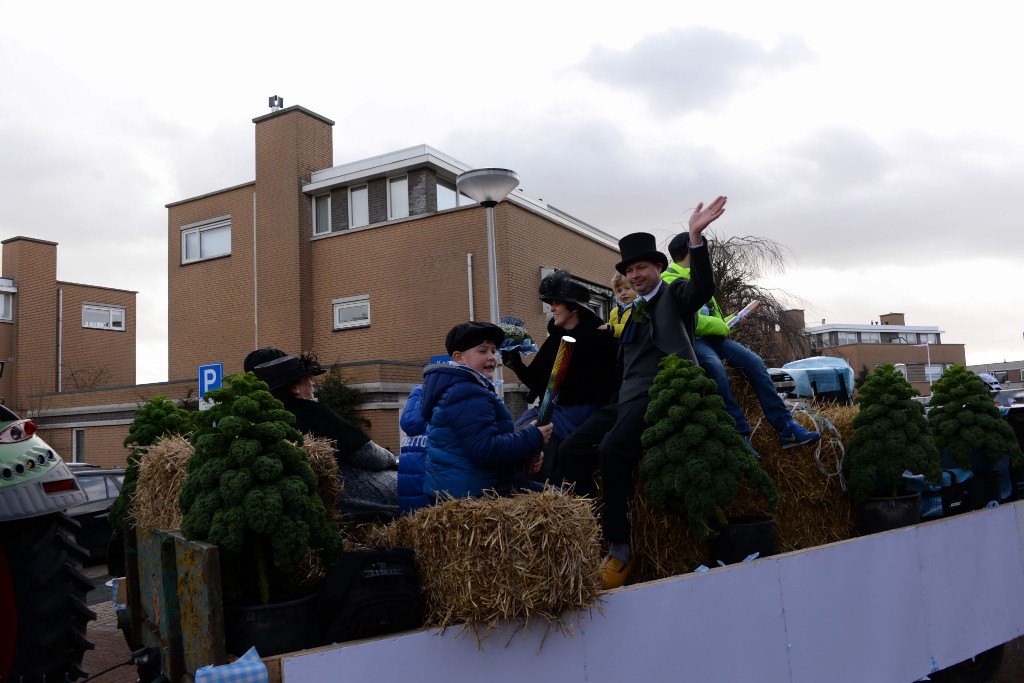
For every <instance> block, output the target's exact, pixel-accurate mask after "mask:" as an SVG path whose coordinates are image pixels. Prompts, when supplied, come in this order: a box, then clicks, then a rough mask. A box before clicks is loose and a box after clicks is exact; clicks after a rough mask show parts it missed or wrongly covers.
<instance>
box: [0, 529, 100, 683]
mask: <svg viewBox="0 0 1024 683" xmlns="http://www.w3.org/2000/svg"><path fill="white" fill-rule="evenodd" d="M76 526H77V523H76V522H75V521H74V520H72V519H71V518H70V517H68V516H67V515H66V514H64V513H63V512H60V513H56V514H50V515H45V516H42V517H34V518H31V519H24V520H18V521H14V522H5V523H3V524H0V681H5V682H6V681H13V682H14V683H21V682H23V683H34V682H35V681H64V680H77V679H78V678H82V677H84V676H85V675H86V674H85V672H84V671H83V670H82V668H81V667H82V655H83V654H85V651H86V650H91V649H92V647H93V645H92V643H90V642H89V641H88V640H87V639H86V627H87V626H88V624H89V622H90V621H92V620H93V619H95V618H96V614H95V613H94V612H93V611H92V610H90V609H89V608H88V607H86V603H85V598H86V594H87V593H88V592H89V591H90V590H91V589H92V582H91V581H90V580H89V579H88V578H87V577H86V576H85V575H84V574H83V573H82V559H83V558H84V557H85V550H84V549H82V548H81V547H79V546H78V545H77V544H76V543H75V540H74V539H75V527H76Z"/></svg>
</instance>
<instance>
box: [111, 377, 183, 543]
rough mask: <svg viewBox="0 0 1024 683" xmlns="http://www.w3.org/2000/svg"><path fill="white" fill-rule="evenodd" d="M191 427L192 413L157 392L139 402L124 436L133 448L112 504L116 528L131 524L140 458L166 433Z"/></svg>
mask: <svg viewBox="0 0 1024 683" xmlns="http://www.w3.org/2000/svg"><path fill="white" fill-rule="evenodd" d="M191 431H192V421H191V416H190V415H189V413H188V412H187V411H185V410H182V409H181V408H179V407H178V406H176V405H175V404H174V403H173V402H171V401H169V400H167V398H165V397H163V396H155V397H153V398H151V399H150V400H149V401H147V402H146V403H144V404H142V405H141V406H139V409H138V410H136V411H135V419H134V420H132V424H131V426H130V427H128V436H126V437H125V439H124V447H125V448H128V449H130V450H129V453H128V467H127V468H126V469H125V472H124V482H123V483H122V484H121V492H120V493H119V494H118V496H117V498H116V499H115V500H114V503H113V504H112V505H111V506H110V517H109V519H110V525H111V526H112V527H113V528H115V529H119V530H122V531H123V530H124V529H125V527H126V526H127V525H128V517H129V510H130V508H131V502H132V496H134V495H135V489H136V487H137V486H138V481H139V460H141V459H142V458H143V457H144V456H145V455H146V453H147V452H148V447H149V446H152V445H153V444H155V443H156V442H157V441H158V440H159V439H162V438H163V437H165V436H171V435H174V434H180V435H181V436H188V434H189V432H191Z"/></svg>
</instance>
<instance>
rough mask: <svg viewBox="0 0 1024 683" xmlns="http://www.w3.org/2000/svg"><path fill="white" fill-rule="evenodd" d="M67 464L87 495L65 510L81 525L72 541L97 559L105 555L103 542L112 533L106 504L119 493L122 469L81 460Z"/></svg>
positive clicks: (108, 539)
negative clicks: (83, 500) (86, 462)
mask: <svg viewBox="0 0 1024 683" xmlns="http://www.w3.org/2000/svg"><path fill="white" fill-rule="evenodd" d="M69 466H70V467H71V471H72V472H74V474H75V479H77V480H78V485H79V486H81V487H82V490H83V491H85V495H86V497H87V498H88V499H87V500H86V501H85V502H84V503H82V504H81V505H76V506H75V507H73V508H71V509H70V510H68V514H69V515H70V516H71V517H72V519H74V520H76V521H77V522H78V523H79V524H81V528H80V529H79V530H78V532H77V534H76V537H77V538H76V540H77V541H78V545H80V546H82V547H83V548H85V550H86V551H87V552H88V553H89V559H90V560H93V561H96V562H99V561H101V560H103V559H104V558H106V556H107V543H108V542H109V541H110V535H111V534H112V533H113V532H114V530H113V529H112V528H111V526H110V522H109V521H108V516H109V515H110V506H111V505H113V504H114V499H115V498H117V496H118V494H119V493H120V492H121V484H122V483H123V482H124V470H123V469H122V468H120V467H100V466H98V465H89V464H85V463H72V464H70V465H69Z"/></svg>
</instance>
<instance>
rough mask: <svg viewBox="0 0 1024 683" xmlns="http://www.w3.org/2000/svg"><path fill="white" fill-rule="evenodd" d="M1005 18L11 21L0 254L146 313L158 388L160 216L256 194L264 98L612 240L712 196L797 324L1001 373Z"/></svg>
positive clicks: (963, 7) (1008, 246) (817, 7)
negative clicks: (450, 162) (546, 205)
mask: <svg viewBox="0 0 1024 683" xmlns="http://www.w3.org/2000/svg"><path fill="white" fill-rule="evenodd" d="M286 7H289V8H291V9H290V10H285V9H284V8H286ZM289 11H290V12H291V14H290V15H289V14H288V13H287V12H289ZM1022 18H1024V9H1020V8H1019V7H1018V4H1016V3H1012V2H999V3H986V2H979V3H974V4H970V5H968V4H963V3H956V4H954V3H942V2H939V3H936V2H896V3H894V2H884V3H883V2H860V3H855V4H835V3H823V2H806V3H805V2H787V1H785V0H781V1H777V2H763V0H762V1H759V2H724V3H723V2H717V3H713V2H706V1H705V2H699V3H698V2H688V1H679V0H677V1H676V2H666V1H664V0H659V1H658V2H645V1H642V0H641V1H637V0H634V1H633V2H629V3H603V2H551V1H550V0H549V1H547V2H533V1H530V0H521V1H520V2H516V3H510V4H501V3H480V2H443V1H440V2H434V3H423V2H405V1H403V0H392V2H388V3H339V2H318V1H315V0H314V1H310V2H304V3H296V4H292V5H286V4H285V5H282V4H281V3H272V4H271V3H265V4H264V3H260V2H246V3H241V2H239V3H232V2H209V1H207V2H202V3H200V2H192V1H189V0H186V1H183V2H177V3H173V4H171V5H156V4H153V3H141V2H97V3H81V2H75V3H71V2H57V3H18V4H14V3H12V2H11V1H10V0H0V145H2V152H0V238H7V237H12V236H15V235H25V236H30V237H36V238H40V239H46V240H52V241H55V242H59V243H60V248H59V251H58V277H59V278H60V279H62V280H67V281H72V282H84V283H88V284H95V285H103V286H109V287H120V288H125V289H133V290H138V292H139V295H138V304H139V320H138V323H139V324H138V329H139V334H138V381H140V382H153V381H162V380H164V379H166V378H167V377H166V374H167V342H166V334H167V329H166V328H167V305H166V295H167V275H166V270H167V268H166V250H167V244H166V225H167V210H166V209H165V208H164V205H165V204H167V203H168V202H172V201H176V200H179V199H184V198H187V197H190V196H194V195H197V194H201V193H204V192H209V191H212V190H215V189H220V188H224V187H229V186H231V185H235V184H239V183H243V182H247V181H251V180H252V179H253V178H254V177H255V168H254V157H253V154H254V152H253V145H254V132H253V124H252V119H253V118H254V117H256V116H260V115H262V114H265V113H267V112H268V111H269V110H268V109H267V98H268V96H270V95H274V94H276V95H280V96H282V97H283V98H284V100H285V105H286V106H291V105H295V104H300V105H302V106H304V107H306V108H308V109H311V110H313V111H315V112H317V113H319V114H322V115H324V116H326V117H328V118H330V119H332V120H334V121H335V122H336V125H335V127H334V162H335V164H342V163H347V162H349V161H354V160H358V159H362V158H365V157H368V156H374V155H377V154H382V153H385V152H389V151H393V150H396V149H401V148H404V147H409V146H412V145H418V144H424V143H425V144H428V145H431V146H433V147H436V148H437V149H440V150H441V151H443V152H445V153H447V154H450V155H451V156H454V157H456V158H457V159H461V160H463V161H465V162H466V163H469V164H471V165H473V166H500V167H506V168H512V169H515V170H516V171H517V172H518V173H519V175H520V179H521V187H522V188H523V189H524V191H525V192H526V193H528V194H530V195H533V196H535V197H541V198H543V199H544V200H546V201H548V202H550V203H552V204H554V205H555V206H557V207H559V208H560V209H562V210H564V211H568V212H569V213H572V214H574V215H576V216H578V217H580V218H582V219H583V220H586V221H587V222H589V223H591V224H593V225H596V226H597V227H599V228H601V229H603V230H605V231H607V232H609V233H611V234H613V235H616V236H622V235H625V234H626V233H629V232H633V231H636V230H646V231H649V232H653V233H655V234H656V235H658V237H659V239H660V240H661V241H662V242H663V243H664V242H666V241H667V240H668V238H669V237H670V236H671V235H672V234H674V233H675V232H677V231H678V230H679V229H680V225H681V224H684V223H685V221H686V218H687V216H688V211H689V209H691V208H692V207H693V206H694V205H695V204H696V203H697V202H698V201H708V200H710V199H712V198H713V197H714V196H716V195H718V194H726V195H728V196H729V205H728V211H727V212H726V215H725V216H724V217H723V218H722V219H721V220H720V221H719V222H718V223H717V224H716V228H717V232H718V234H719V235H720V236H722V237H728V236H730V235H760V236H765V237H770V238H772V239H774V240H776V241H778V242H780V243H782V244H784V245H786V246H787V247H789V248H790V249H791V251H792V254H793V258H792V260H791V261H790V262H789V263H787V264H786V271H785V273H784V274H780V275H776V276H773V277H772V278H771V280H770V281H768V282H767V283H766V284H769V285H770V286H775V287H779V288H781V289H783V290H785V291H787V292H789V293H791V294H793V295H794V296H795V297H799V299H800V300H801V301H798V302H797V305H798V306H799V307H802V308H805V309H806V312H807V320H808V322H819V321H820V320H821V319H825V320H827V321H828V322H834V323H864V324H867V323H869V322H871V321H873V320H877V319H878V316H879V314H883V313H888V312H901V313H905V314H906V318H907V323H908V324H912V325H937V326H939V327H940V329H941V330H943V340H944V341H945V342H948V343H963V344H965V345H966V347H967V361H968V363H970V364H977V363H990V362H1001V361H1003V360H1020V359H1024V337H1022V333H1024V286H1022V283H1021V279H1022V278H1021V276H1022V275H1024V269H1022V268H1021V266H1020V265H1019V263H1020V259H1021V258H1022V256H1024V230H1022V229H1021V227H1022V222H1024V219H1022V215H1024V214H1022V210H1021V209H1022V204H1024V188H1022V182H1024V95H1022V93H1021V85H1020V84H1021V74H1020V68H1021V65H1022V64H1024V55H1022V52H1024V41H1022V40H1021V38H1020V26H1021V19H1022ZM565 265H567V266H569V267H571V264H565ZM794 301H796V300H794Z"/></svg>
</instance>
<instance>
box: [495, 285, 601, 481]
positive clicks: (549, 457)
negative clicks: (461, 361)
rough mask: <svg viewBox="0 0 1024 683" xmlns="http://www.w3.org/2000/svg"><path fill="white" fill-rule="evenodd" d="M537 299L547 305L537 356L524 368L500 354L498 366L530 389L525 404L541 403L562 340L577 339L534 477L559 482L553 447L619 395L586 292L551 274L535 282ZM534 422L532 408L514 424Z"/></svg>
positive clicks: (512, 357)
mask: <svg viewBox="0 0 1024 683" xmlns="http://www.w3.org/2000/svg"><path fill="white" fill-rule="evenodd" d="M540 299H541V301H543V302H544V303H546V304H548V305H550V306H551V319H550V320H549V321H548V338H547V339H546V340H545V341H544V343H543V344H542V345H541V347H540V350H539V351H538V352H537V355H536V356H535V357H534V359H533V360H532V361H531V362H530V364H529V365H526V364H525V363H524V362H523V359H522V357H521V356H520V355H519V353H518V352H516V351H512V352H508V353H503V354H502V356H501V360H502V363H504V365H505V366H506V367H508V368H510V369H511V370H512V371H513V372H515V373H516V376H517V377H519V379H520V380H521V381H522V383H523V384H525V385H526V386H527V387H528V388H529V390H530V391H529V394H528V395H527V397H526V400H527V402H528V403H533V402H534V401H536V400H538V399H543V397H544V392H545V390H546V389H547V386H548V380H549V379H550V378H551V368H552V367H554V364H555V356H556V354H557V353H558V345H559V343H560V342H561V340H562V337H564V336H570V337H572V338H574V339H575V340H576V344H575V347H574V348H573V354H572V359H571V360H570V362H569V367H568V370H567V372H566V375H565V378H564V379H563V380H562V386H561V391H560V393H559V396H558V400H557V401H556V404H555V408H554V412H553V413H552V417H551V421H552V423H553V424H554V431H553V432H552V435H551V439H550V440H549V441H548V443H547V445H546V446H545V447H544V463H543V465H542V467H541V470H540V472H538V473H537V475H535V476H536V478H537V479H538V480H539V481H544V480H548V481H551V482H553V483H556V484H557V483H560V482H561V473H560V470H559V467H558V462H557V460H558V458H557V454H558V446H559V445H560V444H561V443H562V441H563V440H564V439H565V438H566V437H568V436H569V435H570V434H571V433H572V432H573V431H574V430H575V429H576V427H577V426H579V424H580V423H581V422H583V420H585V419H586V418H587V417H588V416H589V415H590V414H591V413H592V412H593V411H594V410H596V409H597V408H600V407H601V406H603V405H605V404H607V403H610V402H611V401H612V400H614V398H615V394H616V392H617V391H618V385H617V381H616V372H617V370H616V353H617V351H618V345H617V343H616V340H615V338H614V336H612V335H611V334H608V332H606V331H603V330H601V329H600V328H601V327H602V326H603V324H604V321H603V320H601V318H600V317H599V316H598V315H597V314H596V313H595V312H594V311H593V310H592V309H590V308H589V307H588V306H587V303H588V302H589V301H590V291H589V290H587V288H586V287H584V286H583V285H581V284H580V283H578V282H574V281H573V280H572V277H571V275H570V274H569V271H567V270H556V271H555V272H554V273H552V274H551V275H548V276H547V277H545V278H544V279H543V280H542V281H541V283H540ZM536 418H537V408H528V409H527V410H526V412H524V413H523V414H522V415H521V416H520V418H519V420H518V421H517V422H516V424H517V425H523V424H529V423H530V421H532V420H535V419H536Z"/></svg>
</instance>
